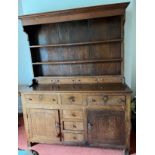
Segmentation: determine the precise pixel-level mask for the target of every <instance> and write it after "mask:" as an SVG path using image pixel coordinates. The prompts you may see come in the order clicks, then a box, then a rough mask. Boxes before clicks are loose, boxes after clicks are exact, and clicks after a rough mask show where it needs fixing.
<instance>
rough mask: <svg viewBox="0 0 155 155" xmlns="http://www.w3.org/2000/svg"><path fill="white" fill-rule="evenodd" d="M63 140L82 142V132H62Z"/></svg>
mask: <svg viewBox="0 0 155 155" xmlns="http://www.w3.org/2000/svg"><path fill="white" fill-rule="evenodd" d="M64 141H66V142H83V141H84V134H83V133H64Z"/></svg>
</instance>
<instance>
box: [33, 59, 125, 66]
mask: <svg viewBox="0 0 155 155" xmlns="http://www.w3.org/2000/svg"><path fill="white" fill-rule="evenodd" d="M117 61H122V58H117V59H104V60H72V61H45V62H34V63H32V64H33V65H59V64H81V63H82V64H83V63H102V62H117Z"/></svg>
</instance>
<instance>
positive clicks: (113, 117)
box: [87, 110, 125, 145]
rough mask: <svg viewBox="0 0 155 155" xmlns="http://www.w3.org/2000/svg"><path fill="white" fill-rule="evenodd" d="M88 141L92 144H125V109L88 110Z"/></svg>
mask: <svg viewBox="0 0 155 155" xmlns="http://www.w3.org/2000/svg"><path fill="white" fill-rule="evenodd" d="M87 115H88V118H87V119H88V143H89V144H92V145H98V144H100V145H124V144H125V115H124V111H113V110H88V114H87Z"/></svg>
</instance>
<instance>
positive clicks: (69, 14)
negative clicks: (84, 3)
mask: <svg viewBox="0 0 155 155" xmlns="http://www.w3.org/2000/svg"><path fill="white" fill-rule="evenodd" d="M128 5H129V2H125V3H117V4H108V5H99V6H91V7H84V8H77V9H69V10H61V11H54V12H47V13H39V14H31V15H24V16H19V19H21V20H22V24H23V26H28V25H37V24H49V23H57V22H65V21H73V20H83V19H92V18H101V17H110V16H118V15H124V14H125V9H126V8H127V6H128Z"/></svg>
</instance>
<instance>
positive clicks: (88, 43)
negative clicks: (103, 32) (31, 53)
mask: <svg viewBox="0 0 155 155" xmlns="http://www.w3.org/2000/svg"><path fill="white" fill-rule="evenodd" d="M120 41H122V39H113V40H104V41H90V42H80V43H66V44H49V45H32V46H30V48H43V47H62V46H78V45H79V46H80V45H91V44H104V43H113V42H120Z"/></svg>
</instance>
